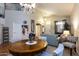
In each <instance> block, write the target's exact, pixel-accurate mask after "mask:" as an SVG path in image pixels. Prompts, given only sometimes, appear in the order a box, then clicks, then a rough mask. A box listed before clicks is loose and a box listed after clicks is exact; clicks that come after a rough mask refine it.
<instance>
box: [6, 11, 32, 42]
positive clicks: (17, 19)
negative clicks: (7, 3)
mask: <svg viewBox="0 0 79 59" xmlns="http://www.w3.org/2000/svg"><path fill="white" fill-rule="evenodd" d="M29 15H30V14H29V13H28V15H27V14H26V13H24V12H23V11H15V10H6V11H5V19H6V20H5V22H6V23H5V25H6V26H8V27H9V35H10V41H11V42H14V41H17V40H20V39H22V38H19V36H20V37H21V35H22V34H18V33H19V32H20V33H21V30H22V29H21V28H18V27H17V28H16V27H15V28H16V29H14V27H13V25H14V24H19V27H21V25H22V24H23V21H25V20H26V21H27V24H28V26H29V32H30V31H31V22H30V17H29ZM13 29H14V30H13ZM17 29H18V31H17V33H16V34H17V36H16V40H15V39H13V38H14V32H13V31H15V30H17ZM18 35H19V36H18ZM18 38H19V39H18Z"/></svg>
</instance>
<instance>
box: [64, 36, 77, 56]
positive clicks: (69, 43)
mask: <svg viewBox="0 0 79 59" xmlns="http://www.w3.org/2000/svg"><path fill="white" fill-rule="evenodd" d="M77 40H78V37H75V36H67V37H66V40H65V41H64V42H63V45H64V46H65V47H67V48H69V49H70V55H71V56H72V50H73V49H74V51H75V52H76V42H77Z"/></svg>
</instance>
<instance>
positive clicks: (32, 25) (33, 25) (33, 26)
mask: <svg viewBox="0 0 79 59" xmlns="http://www.w3.org/2000/svg"><path fill="white" fill-rule="evenodd" d="M31 31H32V32H34V31H35V21H34V20H31Z"/></svg>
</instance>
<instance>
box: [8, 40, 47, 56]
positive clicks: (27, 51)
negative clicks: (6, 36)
mask: <svg viewBox="0 0 79 59" xmlns="http://www.w3.org/2000/svg"><path fill="white" fill-rule="evenodd" d="M26 42H27V41H26V40H22V41H17V42H15V43H12V44H11V45H10V46H9V52H10V53H11V54H12V55H14V56H32V55H36V54H38V53H41V52H42V51H44V50H45V49H46V47H47V41H45V40H41V39H39V40H37V44H33V45H28V44H26Z"/></svg>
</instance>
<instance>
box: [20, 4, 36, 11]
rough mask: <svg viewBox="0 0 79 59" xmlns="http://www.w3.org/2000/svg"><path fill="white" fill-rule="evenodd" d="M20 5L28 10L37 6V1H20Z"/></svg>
mask: <svg viewBox="0 0 79 59" xmlns="http://www.w3.org/2000/svg"><path fill="white" fill-rule="evenodd" d="M20 5H21V6H22V7H24V8H26V9H28V11H29V10H31V9H34V8H35V3H20Z"/></svg>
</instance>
